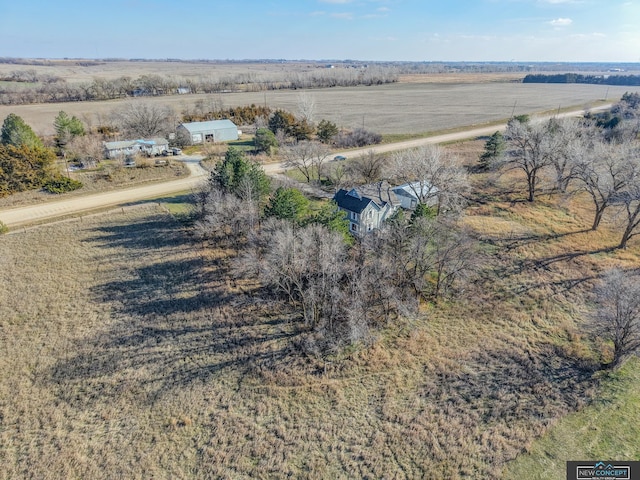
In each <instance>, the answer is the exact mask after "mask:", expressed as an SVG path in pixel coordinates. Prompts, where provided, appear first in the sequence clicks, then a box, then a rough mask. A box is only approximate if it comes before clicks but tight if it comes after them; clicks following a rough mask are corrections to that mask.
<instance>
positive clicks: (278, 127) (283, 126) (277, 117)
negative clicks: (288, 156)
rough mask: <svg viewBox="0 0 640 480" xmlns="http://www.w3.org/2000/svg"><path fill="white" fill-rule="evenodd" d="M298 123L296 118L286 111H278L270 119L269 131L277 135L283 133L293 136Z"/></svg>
mask: <svg viewBox="0 0 640 480" xmlns="http://www.w3.org/2000/svg"><path fill="white" fill-rule="evenodd" d="M295 123H296V119H295V117H294V116H293V115H292V114H290V113H289V112H285V111H284V110H276V111H275V112H274V113H273V115H271V117H270V118H269V130H271V131H272V132H273V133H275V134H277V133H278V131H281V132H283V133H284V134H285V135H287V136H291V135H293V126H294V125H295Z"/></svg>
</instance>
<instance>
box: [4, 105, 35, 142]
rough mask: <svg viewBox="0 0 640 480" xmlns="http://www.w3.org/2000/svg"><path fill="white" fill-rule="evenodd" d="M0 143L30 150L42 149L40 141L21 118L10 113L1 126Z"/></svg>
mask: <svg viewBox="0 0 640 480" xmlns="http://www.w3.org/2000/svg"><path fill="white" fill-rule="evenodd" d="M0 143H3V144H4V145H13V146H14V147H21V146H23V145H24V146H26V147H30V148H37V147H40V148H42V147H43V145H42V140H40V138H39V137H38V136H37V135H36V134H35V133H34V131H33V130H32V129H31V127H30V126H29V125H27V124H26V123H25V122H24V120H22V118H21V117H19V116H18V115H16V114H14V113H10V114H9V115H8V116H7V118H5V119H4V122H3V124H2V134H1V136H0Z"/></svg>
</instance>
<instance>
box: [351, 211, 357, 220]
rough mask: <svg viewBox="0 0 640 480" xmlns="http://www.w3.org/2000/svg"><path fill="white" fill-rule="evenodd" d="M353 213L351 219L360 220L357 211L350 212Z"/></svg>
mask: <svg viewBox="0 0 640 480" xmlns="http://www.w3.org/2000/svg"><path fill="white" fill-rule="evenodd" d="M350 213H351V220H354V221H356V222H357V221H358V214H357V213H356V212H350Z"/></svg>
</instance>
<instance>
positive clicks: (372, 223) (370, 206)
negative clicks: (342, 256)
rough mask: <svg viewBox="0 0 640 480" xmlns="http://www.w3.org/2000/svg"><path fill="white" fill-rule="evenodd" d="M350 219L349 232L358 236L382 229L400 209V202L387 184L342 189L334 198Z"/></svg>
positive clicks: (380, 183)
mask: <svg viewBox="0 0 640 480" xmlns="http://www.w3.org/2000/svg"><path fill="white" fill-rule="evenodd" d="M333 199H334V201H335V202H336V204H337V205H338V207H339V208H340V209H341V210H343V211H345V212H346V214H347V218H348V219H349V230H350V231H351V233H352V234H354V235H356V236H362V235H365V234H366V233H367V232H370V231H372V230H375V229H376V228H380V227H381V226H382V224H383V222H384V221H385V220H386V219H387V218H389V217H391V216H392V215H393V214H394V213H395V211H396V210H397V209H398V208H399V206H400V202H399V201H398V198H397V197H396V194H395V193H394V192H393V189H392V188H391V185H389V184H388V183H387V182H379V183H375V184H372V185H363V186H360V187H355V188H352V189H351V190H348V191H347V190H344V189H340V190H338V192H337V193H336V194H335V196H334V197H333Z"/></svg>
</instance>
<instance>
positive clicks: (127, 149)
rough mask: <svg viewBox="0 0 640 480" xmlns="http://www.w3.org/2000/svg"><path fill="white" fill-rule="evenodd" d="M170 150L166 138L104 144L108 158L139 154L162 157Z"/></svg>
mask: <svg viewBox="0 0 640 480" xmlns="http://www.w3.org/2000/svg"><path fill="white" fill-rule="evenodd" d="M168 148H169V142H168V140H167V139H165V138H152V139H149V140H145V139H140V140H125V141H122V142H104V154H105V157H107V158H119V157H125V156H127V155H137V154H144V155H148V156H150V157H151V156H155V155H162V152H164V151H166V150H168Z"/></svg>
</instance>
